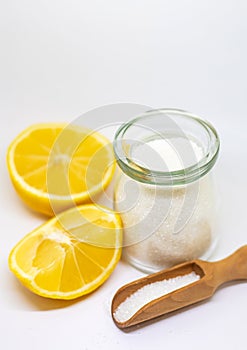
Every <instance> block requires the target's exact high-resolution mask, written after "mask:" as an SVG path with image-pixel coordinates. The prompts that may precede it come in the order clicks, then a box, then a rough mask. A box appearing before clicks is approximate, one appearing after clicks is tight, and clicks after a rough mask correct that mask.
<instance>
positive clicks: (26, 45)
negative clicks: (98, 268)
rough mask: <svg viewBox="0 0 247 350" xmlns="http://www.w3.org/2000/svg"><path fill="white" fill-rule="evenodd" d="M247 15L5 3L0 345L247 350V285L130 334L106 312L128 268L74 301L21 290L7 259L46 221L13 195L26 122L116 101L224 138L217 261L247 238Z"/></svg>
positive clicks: (219, 7) (192, 3)
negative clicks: (165, 112) (13, 160)
mask: <svg viewBox="0 0 247 350" xmlns="http://www.w3.org/2000/svg"><path fill="white" fill-rule="evenodd" d="M246 15H247V3H246V1H244V0H242V1H241V0H225V1H223V0H218V1H213V0H209V1H204V2H203V1H196V0H188V1H184V0H180V1H178V0H173V1H166V0H154V1H145V0H136V1H133V0H125V1H113V0H110V1H100V0H99V1H95V0H92V1H83V0H80V1H79V0H78V1H77V0H70V1H68V0H63V1H57V0H53V1H50V0H49V1H48V0H42V1H40V0H38V1H31V0H9V1H1V12H0V43H1V46H0V50H1V53H0V115H1V124H2V125H1V140H0V144H1V148H0V151H1V163H0V167H1V171H0V183H1V196H0V213H1V233H0V281H1V283H0V310H1V313H0V317H1V328H0V334H1V336H0V348H1V349H5V350H9V349H25V350H31V349H33V348H34V347H35V349H37V350H40V349H61V350H62V349H68V348H71V349H81V350H86V349H87V350H88V349H90V350H91V349H108V350H109V349H120V350H122V349H127V348H128V349H130V350H131V349H150V348H151V347H152V348H154V349H163V348H164V347H166V348H167V349H168V348H172V349H181V348H183V349H190V350H191V349H198V348H200V349H210V348H212V349H215V348H216V347H221V348H224V349H233V348H234V349H244V348H245V339H246V337H245V333H246V307H247V298H246V291H247V284H246V283H240V284H233V285H231V286H226V287H224V288H222V289H220V290H219V291H218V292H217V293H216V294H215V295H214V297H213V298H212V299H211V300H210V301H208V302H206V303H203V304H201V305H199V306H195V307H193V308H190V309H189V310H187V311H185V312H181V313H179V314H176V315H173V316H171V317H168V318H166V319H163V320H160V321H159V322H156V323H153V324H152V325H149V326H147V327H145V328H140V329H139V330H137V331H135V332H132V333H128V334H127V333H123V332H122V331H120V330H118V329H117V328H116V327H115V325H114V324H113V322H112V320H111V317H110V311H109V307H110V303H111V298H112V296H113V294H114V293H115V291H116V290H117V289H118V288H119V287H120V286H122V285H123V284H124V283H126V282H129V281H131V280H133V279H135V278H137V277H140V276H141V273H140V272H138V271H136V270H134V269H133V268H131V267H130V266H128V265H126V264H124V263H122V262H121V263H120V264H119V265H118V266H117V268H116V270H115V271H114V273H113V274H112V276H111V277H110V279H109V280H108V281H107V282H106V283H105V284H104V285H103V286H102V287H101V288H100V289H99V290H97V291H96V292H95V293H93V294H91V295H90V296H88V297H87V298H84V299H81V300H78V301H75V302H56V301H51V300H46V299H42V298H40V297H38V296H36V295H33V294H31V293H30V292H29V291H27V290H26V289H24V288H23V287H22V286H21V285H20V284H19V283H18V281H17V280H16V279H15V278H14V276H12V274H11V273H10V272H9V270H8V266H7V258H8V254H9V251H10V249H11V248H12V247H13V245H14V244H15V243H16V242H17V241H18V240H19V239H20V238H21V237H22V236H23V235H24V234H26V233H28V232H29V231H31V230H32V229H33V228H35V227H36V226H37V225H39V224H40V223H42V222H43V221H44V220H45V219H44V217H41V216H39V215H35V214H33V213H31V212H30V211H29V210H28V209H27V208H26V207H25V206H24V205H23V204H22V203H21V201H20V200H19V199H18V197H17V196H16V194H15V192H14V190H13V188H12V185H11V184H10V181H9V178H8V173H7V169H6V164H5V154H6V149H7V146H8V144H9V143H10V142H11V140H12V139H13V138H14V137H15V136H16V134H17V133H18V132H19V131H21V130H22V129H23V128H25V127H26V126H28V125H29V124H32V123H35V122H40V121H61V120H62V121H63V120H65V121H72V120H73V119H74V118H75V117H76V116H78V115H80V114H81V113H83V112H85V111H87V110H89V109H91V108H95V107H98V106H100V105H103V104H108V103H114V102H120V101H122V102H133V103H141V104H146V105H150V106H152V107H177V108H183V109H186V110H189V111H191V112H193V113H196V114H198V115H201V116H202V117H205V118H207V119H208V120H210V121H211V122H212V123H213V124H214V126H215V127H216V128H217V130H218V132H219V134H220V137H221V141H222V148H221V156H220V159H219V161H218V164H217V167H216V170H217V175H218V179H219V185H220V190H221V199H222V207H221V213H220V218H221V224H220V227H219V231H220V234H221V241H220V244H219V247H218V249H217V251H216V252H215V254H214V258H215V259H218V258H222V257H223V256H225V255H227V254H229V253H231V252H232V251H233V250H234V249H235V248H237V247H239V246H241V245H242V244H244V243H246V242H247V231H246V198H247V186H246V179H245V178H246V174H247V162H246V156H247V147H246V142H247V141H246V128H247V119H246V91H247V70H246V62H247V40H246V33H247V21H246ZM117 121H118V116H117V115H116V122H117Z"/></svg>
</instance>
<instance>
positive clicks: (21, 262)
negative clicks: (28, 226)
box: [9, 204, 122, 299]
mask: <svg viewBox="0 0 247 350" xmlns="http://www.w3.org/2000/svg"><path fill="white" fill-rule="evenodd" d="M121 245H122V224H121V219H120V217H119V216H118V214H116V213H115V212H113V211H111V210H109V209H107V208H104V207H101V206H95V205H93V204H89V205H82V206H79V207H77V208H73V209H69V210H67V211H65V212H63V213H61V214H60V215H58V216H57V217H54V218H52V219H50V220H49V221H48V222H47V223H45V224H44V225H42V226H40V227H38V228H37V229H36V230H34V231H33V232H31V233H29V234H28V235H27V236H25V237H24V238H23V239H22V240H21V241H20V242H19V243H18V244H17V245H16V246H15V247H14V248H13V249H12V251H11V253H10V256H9V267H10V270H11V271H12V272H13V273H14V274H15V275H16V277H17V278H18V279H19V280H20V281H21V282H22V283H23V284H24V286H26V287H27V288H28V289H30V290H31V291H33V292H34V293H36V294H38V295H41V296H43V297H47V298H53V299H74V298H77V297H80V296H82V295H85V294H88V293H90V292H92V291H93V290H95V289H96V288H97V287H99V286H100V285H101V284H102V283H103V282H104V281H105V280H106V279H107V278H108V277H109V276H110V274H111V273H112V271H113V270H114V268H115V266H116V264H117V262H118V260H119V259H120V256H121Z"/></svg>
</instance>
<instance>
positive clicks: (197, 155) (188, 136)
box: [114, 109, 220, 186]
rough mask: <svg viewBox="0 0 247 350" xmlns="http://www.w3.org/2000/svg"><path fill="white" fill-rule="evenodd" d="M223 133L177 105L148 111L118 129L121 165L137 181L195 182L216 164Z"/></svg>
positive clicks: (167, 183)
mask: <svg viewBox="0 0 247 350" xmlns="http://www.w3.org/2000/svg"><path fill="white" fill-rule="evenodd" d="M219 146H220V142H219V137H218V135H217V132H216V130H215V129H214V127H213V126H212V125H211V124H210V123H208V122H207V121H205V120H202V119H200V118H198V117H197V116H194V115H191V114H190V113H188V112H185V111H181V110H177V109H159V110H152V111H149V112H146V113H144V114H142V115H140V116H138V117H137V118H135V119H133V120H131V121H129V122H128V123H125V124H123V125H122V126H121V127H120V128H119V129H118V131H117V132H116V135H115V139H114V152H115V157H116V160H117V163H118V165H119V166H120V168H121V169H122V170H123V172H124V173H126V174H127V175H128V176H130V177H131V178H133V179H134V180H136V181H139V182H142V183H148V184H154V185H163V186H174V185H184V184H187V183H191V182H194V181H196V180H198V179H199V178H201V177H202V176H204V175H205V174H207V173H208V172H209V171H210V169H212V167H213V166H214V164H215V162H216V160H217V157H218V153H219Z"/></svg>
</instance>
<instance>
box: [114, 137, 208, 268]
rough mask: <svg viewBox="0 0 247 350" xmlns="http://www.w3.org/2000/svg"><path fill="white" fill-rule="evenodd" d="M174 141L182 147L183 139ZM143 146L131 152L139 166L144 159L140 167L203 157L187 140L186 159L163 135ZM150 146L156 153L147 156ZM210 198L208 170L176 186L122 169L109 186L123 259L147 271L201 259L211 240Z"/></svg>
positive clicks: (173, 166) (178, 165)
mask: <svg viewBox="0 0 247 350" xmlns="http://www.w3.org/2000/svg"><path fill="white" fill-rule="evenodd" d="M186 142H187V143H188V140H187V139H186ZM178 143H180V148H179V149H183V148H184V149H185V151H186V145H185V146H184V147H183V140H182V141H181V139H179V140H178ZM147 145H148V147H146V145H145V144H144V146H143V147H144V148H143V147H139V148H137V149H136V150H134V151H133V154H132V155H133V157H134V158H136V159H138V163H139V164H140V165H143V164H147V166H146V168H147V167H149V168H150V169H153V170H158V171H165V170H166V171H167V168H168V169H169V170H170V171H174V170H179V169H183V168H184V167H187V166H191V165H192V164H193V162H194V164H196V163H197V162H198V161H200V159H201V158H202V157H203V151H202V149H201V148H200V145H198V144H196V143H195V142H194V141H191V140H190V147H191V148H192V150H193V154H192V155H190V154H188V157H187V158H186V159H185V157H184V155H182V158H181V154H180V155H178V154H177V152H175V150H174V148H173V147H172V146H171V145H169V143H168V142H167V141H166V140H163V139H159V140H153V141H151V142H149V143H148V144H147ZM150 149H151V150H152V152H151V151H150ZM154 151H156V152H157V154H158V157H155V156H153V154H154ZM188 153H189V152H188ZM185 154H186V152H185ZM162 159H164V161H165V162H163V163H162V161H161V160H162ZM214 201H215V199H214V186H213V183H212V179H211V176H210V174H207V175H205V176H204V177H203V178H201V179H199V180H198V181H195V182H192V183H190V184H187V185H179V186H156V185H149V184H145V183H140V182H138V181H135V180H134V179H132V178H130V177H128V176H127V175H125V174H123V175H122V176H121V177H120V179H119V182H118V184H117V186H116V190H115V209H116V210H118V211H119V212H120V214H121V218H122V221H123V225H124V256H125V258H126V259H127V260H128V261H129V262H130V263H132V264H133V265H135V266H137V267H139V268H141V269H142V270H144V271H147V272H152V271H157V270H160V269H162V268H167V267H170V266H172V265H174V264H177V263H180V262H183V261H186V260H191V259H194V258H201V257H203V258H204V257H205V255H206V254H207V252H210V251H211V249H212V248H213V243H214V240H213V236H212V235H213V226H214V219H215V215H214V205H213V203H214Z"/></svg>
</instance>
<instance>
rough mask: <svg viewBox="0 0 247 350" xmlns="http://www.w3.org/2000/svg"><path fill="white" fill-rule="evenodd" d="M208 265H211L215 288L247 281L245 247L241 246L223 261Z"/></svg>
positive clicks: (246, 251)
mask: <svg viewBox="0 0 247 350" xmlns="http://www.w3.org/2000/svg"><path fill="white" fill-rule="evenodd" d="M210 265H212V273H213V276H212V277H213V281H214V283H215V287H216V288H217V287H218V286H220V285H221V284H222V283H225V282H228V281H233V280H239V279H247V245H244V246H242V247H241V248H239V249H238V250H236V251H235V252H234V253H233V254H231V255H229V256H228V257H226V258H225V259H223V260H220V261H215V262H213V263H210ZM208 267H209V266H208ZM206 270H207V269H206ZM207 274H208V272H207Z"/></svg>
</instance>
